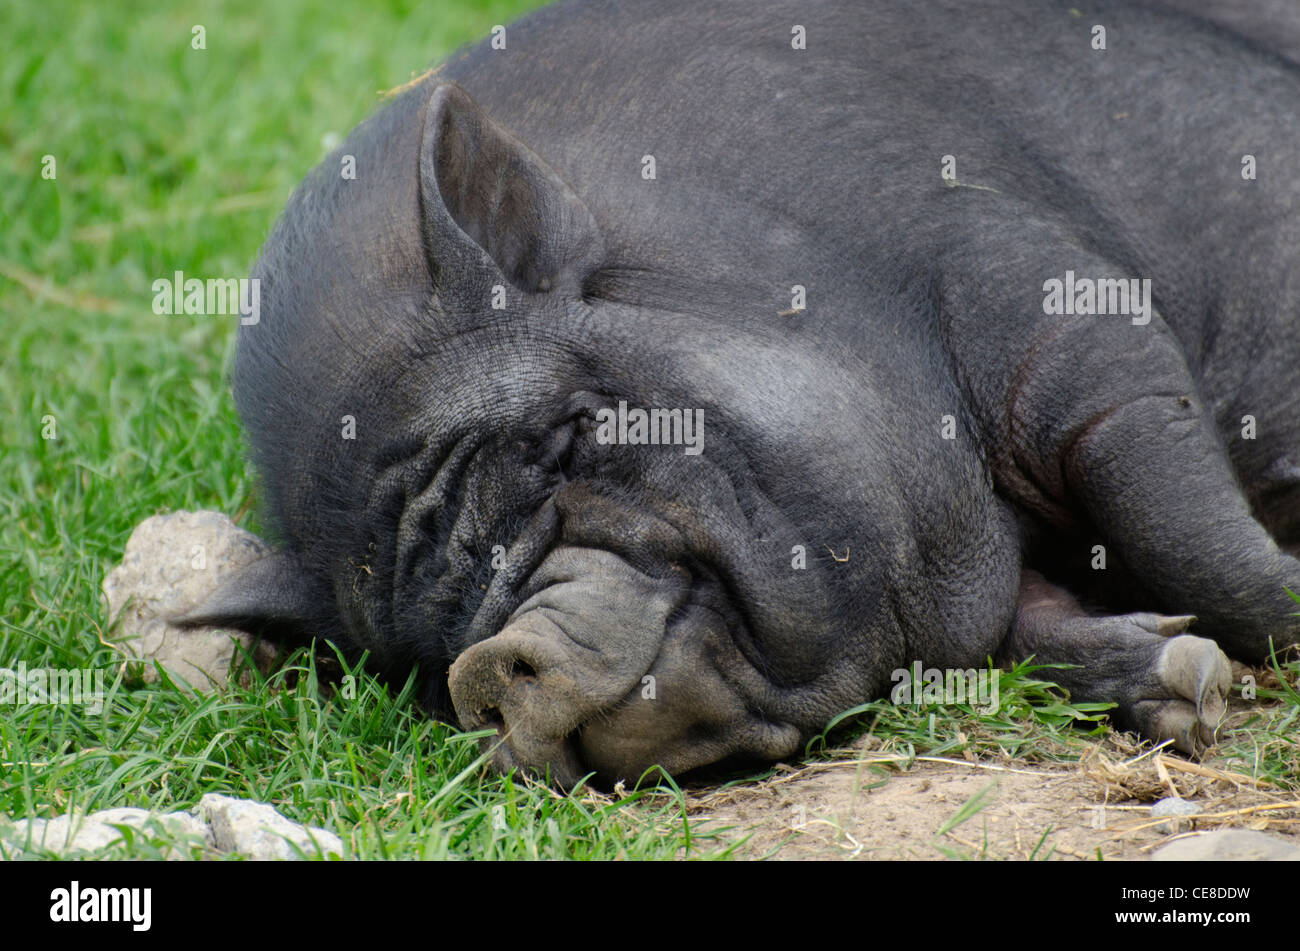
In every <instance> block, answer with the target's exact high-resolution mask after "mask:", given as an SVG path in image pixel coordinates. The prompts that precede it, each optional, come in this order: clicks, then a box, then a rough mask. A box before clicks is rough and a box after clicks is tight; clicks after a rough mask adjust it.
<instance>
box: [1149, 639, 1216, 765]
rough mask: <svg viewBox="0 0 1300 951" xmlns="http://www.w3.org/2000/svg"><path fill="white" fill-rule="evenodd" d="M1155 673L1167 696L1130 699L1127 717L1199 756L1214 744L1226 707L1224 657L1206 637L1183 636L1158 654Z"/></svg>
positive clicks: (1151, 733) (1160, 738)
mask: <svg viewBox="0 0 1300 951" xmlns="http://www.w3.org/2000/svg"><path fill="white" fill-rule="evenodd" d="M1155 674H1156V679H1157V681H1158V682H1159V684H1160V686H1161V687H1162V688H1163V689H1164V690H1166V691H1168V696H1166V697H1163V698H1155V697H1153V698H1144V699H1141V700H1138V701H1136V702H1134V703H1132V704H1131V705H1130V707H1129V710H1128V711H1127V712H1128V714H1129V716H1130V717H1131V718H1132V720H1133V721H1134V723H1136V724H1137V725H1138V726H1139V727H1140V728H1141V730H1142V732H1143V733H1145V734H1146V735H1147V736H1148V737H1150V738H1151V739H1153V740H1156V741H1157V742H1160V741H1163V740H1173V741H1174V746H1175V748H1177V749H1178V750H1180V751H1182V752H1183V753H1187V754H1189V755H1192V756H1199V755H1201V754H1202V753H1204V752H1205V750H1206V749H1207V748H1208V747H1210V746H1213V745H1214V743H1215V741H1216V738H1217V733H1218V729H1219V727H1220V725H1221V724H1222V722H1223V718H1224V716H1225V714H1226V713H1227V711H1228V691H1229V689H1230V687H1231V685H1232V667H1231V665H1230V664H1229V662H1228V658H1227V656H1226V655H1225V654H1224V653H1223V651H1221V650H1219V646H1218V645H1217V644H1216V643H1215V642H1214V641H1212V640H1210V639H1209V638H1205V637H1196V636H1195V635H1192V634H1182V635H1179V636H1177V637H1174V638H1172V639H1171V640H1170V641H1169V643H1168V644H1166V645H1165V648H1164V650H1162V651H1161V652H1160V656H1159V660H1158V661H1157V664H1156V671H1155Z"/></svg>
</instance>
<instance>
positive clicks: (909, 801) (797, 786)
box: [688, 734, 1300, 861]
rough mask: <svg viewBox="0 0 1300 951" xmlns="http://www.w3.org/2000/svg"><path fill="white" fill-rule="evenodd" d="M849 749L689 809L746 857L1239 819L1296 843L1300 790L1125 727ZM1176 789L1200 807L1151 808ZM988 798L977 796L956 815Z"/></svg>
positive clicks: (956, 853) (1140, 833) (988, 848)
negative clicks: (979, 748)
mask: <svg viewBox="0 0 1300 951" xmlns="http://www.w3.org/2000/svg"><path fill="white" fill-rule="evenodd" d="M1144 749H1145V750H1146V752H1145V753H1144V752H1143V750H1144ZM842 755H843V758H837V759H836V760H834V761H830V762H822V763H814V764H810V765H807V766H803V767H800V768H797V769H795V768H788V769H786V770H784V771H783V772H781V773H778V775H776V776H773V777H771V778H769V779H767V780H764V781H762V782H758V783H751V784H748V785H745V786H738V787H734V788H730V789H724V790H720V791H711V792H700V793H697V794H693V795H691V797H690V798H689V799H688V809H689V812H690V815H691V816H692V818H693V820H694V822H695V823H697V824H701V825H705V826H706V827H708V828H712V829H714V830H719V829H723V828H725V829H726V832H725V833H724V835H723V839H724V840H725V841H730V842H735V843H739V846H738V848H737V851H736V855H737V857H741V858H750V859H761V858H778V859H962V858H989V859H1021V860H1026V859H1051V860H1093V861H1096V860H1098V859H1104V860H1107V861H1114V860H1133V861H1143V860H1148V859H1150V858H1151V853H1152V852H1153V851H1154V850H1156V849H1157V848H1159V847H1160V846H1161V845H1164V844H1166V843H1168V842H1170V841H1173V839H1175V838H1177V837H1179V836H1181V835H1187V834H1189V833H1191V832H1194V831H1203V830H1206V829H1214V828H1224V827H1231V826H1235V827H1239V828H1250V829H1259V830H1267V831H1269V832H1270V833H1272V834H1277V835H1283V836H1287V837H1289V838H1291V839H1292V840H1293V841H1295V842H1296V843H1297V844H1300V801H1298V800H1300V797H1297V795H1296V794H1295V793H1293V792H1289V791H1286V790H1278V789H1273V788H1271V787H1270V786H1268V785H1267V784H1264V783H1259V782H1257V781H1255V780H1252V779H1251V778H1250V777H1247V776H1243V775H1240V774H1236V773H1232V772H1229V770H1228V769H1227V767H1226V766H1225V764H1224V763H1222V762H1221V761H1219V762H1216V761H1215V760H1214V759H1213V758H1211V759H1207V760H1206V761H1204V762H1201V763H1196V762H1191V761H1188V760H1186V759H1183V758H1182V757H1180V756H1178V755H1177V754H1174V753H1170V752H1168V751H1167V750H1166V751H1161V752H1158V753H1153V752H1151V751H1150V749H1149V748H1146V747H1138V746H1137V745H1136V744H1135V743H1133V742H1132V740H1131V739H1130V738H1129V737H1128V736H1127V735H1125V734H1112V735H1110V736H1108V737H1106V738H1105V739H1104V740H1101V741H1099V742H1097V743H1096V745H1095V747H1094V748H1093V749H1091V750H1090V751H1089V752H1087V753H1086V754H1085V755H1084V756H1083V757H1082V758H1081V760H1080V761H1079V762H1077V763H1072V764H1068V765H1054V764H1049V765H1035V764H1026V763H1022V762H1019V761H1012V760H1010V759H1009V758H1008V761H1007V762H1005V763H994V762H972V761H966V760H961V759H946V760H941V761H938V762H936V761H932V760H927V759H926V758H925V757H917V758H915V759H914V760H910V761H909V760H907V759H906V758H904V757H902V756H900V755H898V754H892V753H886V752H879V751H871V750H856V751H853V750H846V751H844V753H843V754H842ZM940 759H941V758H940ZM1172 795H1178V796H1180V797H1182V798H1184V799H1187V800H1189V801H1191V802H1194V803H1196V804H1197V805H1199V806H1200V807H1201V809H1202V811H1201V813H1200V814H1199V815H1197V816H1195V817H1193V818H1192V819H1190V820H1189V819H1181V820H1161V819H1160V818H1155V819H1153V818H1152V817H1151V815H1150V811H1151V805H1152V803H1154V802H1155V801H1156V800H1158V799H1160V798H1163V797H1166V796H1172ZM981 796H982V799H980V800H979V801H978V803H977V804H979V803H982V807H981V808H979V809H978V810H976V811H974V812H973V814H972V815H970V816H969V817H968V818H966V819H965V820H964V821H961V822H960V823H957V824H954V821H955V820H956V819H958V818H960V813H961V811H962V810H963V808H964V807H965V808H966V809H967V812H970V811H971V807H968V806H967V804H968V803H971V801H972V799H974V798H975V797H981ZM1169 822H1178V823H1180V824H1179V825H1177V826H1176V827H1171V826H1170V825H1168V824H1167V823H1169ZM1162 823H1164V824H1162Z"/></svg>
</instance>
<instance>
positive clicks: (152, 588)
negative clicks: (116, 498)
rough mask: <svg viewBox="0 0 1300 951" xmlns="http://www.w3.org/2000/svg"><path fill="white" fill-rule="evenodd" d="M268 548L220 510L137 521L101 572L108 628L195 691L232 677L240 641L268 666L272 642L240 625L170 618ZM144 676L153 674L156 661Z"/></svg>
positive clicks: (129, 648)
mask: <svg viewBox="0 0 1300 951" xmlns="http://www.w3.org/2000/svg"><path fill="white" fill-rule="evenodd" d="M269 553H270V549H269V548H268V547H267V546H266V545H265V544H264V543H263V542H262V541H261V540H260V539H259V538H258V537H257V536H256V535H253V534H252V533H250V532H246V531H244V530H243V529H242V528H240V527H239V526H237V525H236V524H235V523H234V522H232V521H231V520H230V519H229V518H227V517H226V516H225V515H223V514H222V513H220V512H174V513H172V514H170V515H155V516H153V517H152V518H147V519H145V520H144V521H143V522H141V523H140V524H139V525H138V526H136V529H135V531H134V532H132V533H131V538H130V539H129V540H128V541H127V543H126V551H125V552H123V554H122V563H121V564H119V565H118V566H117V567H116V568H114V569H113V570H112V571H110V572H109V573H108V576H107V577H106V578H105V579H104V584H103V590H104V596H105V597H106V598H107V599H108V616H109V618H110V619H115V620H116V629H115V633H114V635H113V637H114V639H115V640H116V641H117V642H119V644H120V646H121V647H122V648H123V649H124V650H125V651H126V652H127V654H128V655H129V656H130V657H132V658H138V659H140V660H144V661H157V663H158V664H160V665H161V666H162V667H164V668H165V669H166V670H167V671H168V673H169V675H171V676H173V677H175V678H179V679H180V680H183V681H185V683H187V684H189V685H190V686H191V687H193V688H195V689H196V690H200V691H204V692H207V691H211V690H213V689H215V688H216V687H218V686H220V685H222V684H224V683H225V682H226V680H227V678H228V677H229V673H230V667H231V661H232V660H233V659H234V658H235V656H236V653H237V651H238V650H239V646H240V645H242V647H243V648H244V649H245V650H253V651H255V653H254V655H253V657H254V661H255V662H256V664H257V666H258V668H259V669H260V670H262V671H263V672H266V671H269V670H270V669H271V666H272V665H273V663H274V661H275V648H274V647H273V646H271V645H269V644H266V643H262V642H259V641H257V640H256V639H255V638H254V637H253V636H252V635H250V634H246V633H244V632H242V631H233V630H227V629H224V628H217V627H177V626H175V625H173V624H170V623H168V620H169V619H170V618H173V617H177V616H179V615H181V614H184V613H185V612H186V611H189V610H191V609H192V608H195V607H197V606H198V605H199V604H201V603H202V602H203V601H204V600H206V599H207V597H208V596H209V595H210V594H212V593H213V592H214V591H215V590H216V589H217V586H218V584H219V583H220V582H221V580H222V579H223V578H225V577H226V576H227V575H230V574H232V573H234V572H236V571H238V570H239V569H241V568H244V567H246V566H248V565H250V564H252V563H253V562H254V561H257V560H258V559H260V558H264V557H266V555H268V554H269ZM144 679H145V681H146V682H147V683H152V682H153V681H155V680H157V679H158V672H157V670H156V669H155V668H154V665H153V664H151V663H150V664H146V665H145V666H144Z"/></svg>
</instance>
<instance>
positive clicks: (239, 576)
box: [168, 552, 321, 636]
mask: <svg viewBox="0 0 1300 951" xmlns="http://www.w3.org/2000/svg"><path fill="white" fill-rule="evenodd" d="M320 610H321V604H320V597H319V593H318V592H314V591H313V590H312V587H311V585H310V584H309V583H308V576H307V574H306V572H305V571H304V570H303V567H302V564H301V562H299V560H298V559H297V558H296V557H295V556H294V555H292V554H289V553H288V552H276V553H275V554H271V555H267V556H266V557H265V558H262V559H259V560H258V561H255V562H253V563H252V564H251V565H248V566H247V567H245V568H242V569H240V570H239V571H238V572H236V573H235V574H233V575H231V576H230V577H229V578H227V579H226V580H225V581H223V582H221V584H220V585H219V586H218V587H217V590H216V591H214V592H213V593H212V594H211V595H209V596H208V598H207V599H206V600H204V601H203V603H202V604H199V605H198V606H197V607H194V608H191V609H190V610H189V611H186V612H185V613H184V614H182V615H179V616H177V617H172V618H168V620H169V621H170V622H171V623H172V624H176V625H178V626H180V627H194V626H199V625H209V626H212V627H233V628H237V629H238V630H241V631H251V632H254V633H268V634H280V635H299V634H301V635H306V636H309V635H310V634H311V631H310V628H312V627H313V626H314V625H313V623H312V621H313V618H316V617H318V616H319V614H320Z"/></svg>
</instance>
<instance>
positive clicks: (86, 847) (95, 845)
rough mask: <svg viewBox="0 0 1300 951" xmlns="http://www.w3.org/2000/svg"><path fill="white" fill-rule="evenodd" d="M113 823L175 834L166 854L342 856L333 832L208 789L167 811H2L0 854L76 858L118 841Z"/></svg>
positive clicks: (179, 856)
mask: <svg viewBox="0 0 1300 951" xmlns="http://www.w3.org/2000/svg"><path fill="white" fill-rule="evenodd" d="M115 825H118V826H121V825H125V826H131V827H132V828H134V829H139V830H141V833H142V834H144V835H147V836H148V837H149V838H151V839H156V838H157V837H158V836H160V835H165V836H166V837H167V838H168V839H170V840H173V841H172V842H170V843H169V844H168V847H167V849H166V851H165V853H164V855H165V857H166V858H168V859H187V858H190V857H191V854H190V850H189V848H188V846H189V845H191V844H193V845H200V846H202V847H203V848H204V849H206V850H208V851H215V852H227V853H237V854H239V855H241V856H243V857H244V858H249V859H290V860H292V859H299V858H303V857H306V858H316V857H326V856H338V857H339V858H342V857H343V842H342V840H340V839H339V837H338V836H336V835H335V834H334V833H332V832H327V831H326V830H324V829H318V828H315V827H314V826H311V827H309V826H302V825H299V824H298V823H296V822H291V821H290V820H288V819H286V818H285V817H284V816H282V815H280V813H278V812H277V811H276V810H275V809H274V808H273V807H271V806H268V805H266V804H265V803H260V802H252V801H251V800H247V799H235V798H233V797H231V796H220V795H217V794H216V793H209V794H208V795H206V796H204V797H203V799H202V800H201V801H200V802H199V805H198V807H197V808H196V809H194V810H193V811H191V812H169V813H165V814H163V815H158V814H157V813H151V812H149V811H147V810H145V809H133V808H129V807H123V808H117V809H104V810H102V811H100V812H93V813H91V814H90V815H66V816H59V817H58V818H56V819H19V820H17V821H10V820H8V819H7V818H6V817H5V816H2V815H0V847H2V848H0V858H4V857H8V858H18V857H21V856H23V855H24V854H25V853H27V854H32V855H36V854H39V853H40V852H53V853H56V854H57V855H59V856H61V857H68V858H75V857H77V856H78V855H80V854H83V853H88V852H93V851H96V850H99V849H102V848H104V847H106V846H110V845H113V844H115V843H117V842H120V841H121V840H122V839H123V837H124V836H123V833H122V830H121V829H117V828H114V826H115ZM29 836H30V838H29ZM290 843H293V844H292V845H291V844H290ZM294 845H296V846H297V847H298V848H297V849H295V848H294ZM299 850H301V852H299Z"/></svg>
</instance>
